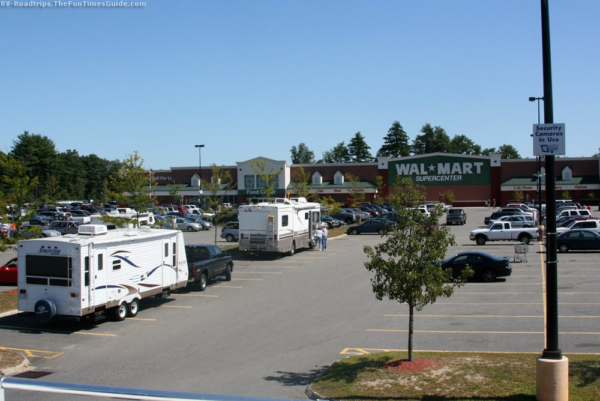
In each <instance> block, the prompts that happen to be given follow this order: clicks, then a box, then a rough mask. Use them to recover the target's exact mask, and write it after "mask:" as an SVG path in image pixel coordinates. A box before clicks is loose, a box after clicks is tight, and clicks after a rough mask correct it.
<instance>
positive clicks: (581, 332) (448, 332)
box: [366, 329, 600, 336]
mask: <svg viewBox="0 0 600 401" xmlns="http://www.w3.org/2000/svg"><path fill="white" fill-rule="evenodd" d="M366 331H371V332H388V333H408V330H391V329H390V330H384V329H367V330H366ZM413 332H414V333H433V334H544V332H543V331H459V330H457V331H452V330H448V331H442V330H414V331H413ZM559 334H564V335H580V336H597V335H600V333H596V332H583V331H571V332H569V331H561V332H560V333H559Z"/></svg>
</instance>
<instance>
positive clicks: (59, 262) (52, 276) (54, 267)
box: [25, 255, 73, 287]
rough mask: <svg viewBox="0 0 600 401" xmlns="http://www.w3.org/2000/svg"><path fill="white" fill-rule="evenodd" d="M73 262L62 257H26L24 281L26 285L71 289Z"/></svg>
mask: <svg viewBox="0 0 600 401" xmlns="http://www.w3.org/2000/svg"><path fill="white" fill-rule="evenodd" d="M72 279H73V260H72V259H71V258H69V257H64V256H41V255H27V256H26V257H25V280H26V282H27V284H38V285H51V286H57V287H71V284H72Z"/></svg>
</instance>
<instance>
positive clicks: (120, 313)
mask: <svg viewBox="0 0 600 401" xmlns="http://www.w3.org/2000/svg"><path fill="white" fill-rule="evenodd" d="M108 311H109V312H110V318H111V319H112V320H115V321H117V322H120V321H122V320H125V318H126V317H127V304H126V303H125V302H123V303H122V304H121V305H119V306H117V307H115V308H111V309H109V310H108Z"/></svg>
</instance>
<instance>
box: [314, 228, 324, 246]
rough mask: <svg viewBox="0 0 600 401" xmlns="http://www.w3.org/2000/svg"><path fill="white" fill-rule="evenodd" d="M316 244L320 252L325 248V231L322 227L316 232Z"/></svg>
mask: <svg viewBox="0 0 600 401" xmlns="http://www.w3.org/2000/svg"><path fill="white" fill-rule="evenodd" d="M315 242H316V244H315V248H318V249H319V251H320V250H321V248H322V246H323V230H322V229H321V226H320V225H319V226H317V229H316V230H315Z"/></svg>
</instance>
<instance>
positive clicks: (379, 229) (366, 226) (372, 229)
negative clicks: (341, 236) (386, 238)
mask: <svg viewBox="0 0 600 401" xmlns="http://www.w3.org/2000/svg"><path fill="white" fill-rule="evenodd" d="M387 230H388V223H387V222H386V221H385V220H383V219H371V220H367V221H365V222H364V223H361V224H359V225H357V226H351V227H348V230H347V231H346V233H347V234H348V235H357V234H367V233H372V234H380V235H383V234H385V233H386V232H387Z"/></svg>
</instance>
